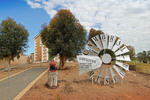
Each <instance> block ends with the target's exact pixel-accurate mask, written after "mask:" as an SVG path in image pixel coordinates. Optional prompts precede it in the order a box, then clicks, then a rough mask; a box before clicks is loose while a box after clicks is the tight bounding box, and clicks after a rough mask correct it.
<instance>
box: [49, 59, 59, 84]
mask: <svg viewBox="0 0 150 100" xmlns="http://www.w3.org/2000/svg"><path fill="white" fill-rule="evenodd" d="M49 65H50V68H49V75H48V77H49V78H48V80H49V81H50V87H57V75H58V73H57V71H56V63H55V62H54V60H51V62H50V63H49ZM49 81H48V82H49Z"/></svg>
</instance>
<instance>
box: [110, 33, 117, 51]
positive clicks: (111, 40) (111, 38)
mask: <svg viewBox="0 0 150 100" xmlns="http://www.w3.org/2000/svg"><path fill="white" fill-rule="evenodd" d="M115 41H116V36H112V35H111V36H109V43H108V49H112V48H113V45H114V43H115Z"/></svg>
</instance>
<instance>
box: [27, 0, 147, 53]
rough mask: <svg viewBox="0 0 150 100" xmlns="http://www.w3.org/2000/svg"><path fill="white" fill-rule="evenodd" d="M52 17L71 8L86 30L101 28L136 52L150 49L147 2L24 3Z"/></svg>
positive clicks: (36, 0) (45, 0)
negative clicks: (43, 10) (133, 48)
mask: <svg viewBox="0 0 150 100" xmlns="http://www.w3.org/2000/svg"><path fill="white" fill-rule="evenodd" d="M27 3H28V4H29V5H30V6H31V7H32V8H43V9H45V10H46V12H47V13H48V14H49V15H50V18H52V17H53V16H54V15H55V14H56V13H57V11H58V10H59V9H60V8H66V9H70V11H71V12H72V13H73V14H74V15H75V16H76V18H78V19H79V21H80V22H81V24H82V25H84V26H85V27H86V29H87V30H88V31H89V30H90V29H91V28H96V29H101V30H102V31H103V32H105V33H107V34H112V35H116V36H118V37H120V38H121V39H122V40H123V41H124V43H125V44H127V45H132V46H134V47H135V49H136V52H140V51H143V50H150V28H149V27H150V0H27Z"/></svg>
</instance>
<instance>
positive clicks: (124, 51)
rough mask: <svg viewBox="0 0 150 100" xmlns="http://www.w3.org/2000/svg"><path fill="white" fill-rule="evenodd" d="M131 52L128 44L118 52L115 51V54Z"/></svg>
mask: <svg viewBox="0 0 150 100" xmlns="http://www.w3.org/2000/svg"><path fill="white" fill-rule="evenodd" d="M127 52H129V50H128V48H127V47H126V46H123V47H122V48H121V49H119V50H118V51H117V52H115V55H116V56H118V55H122V54H125V53H127Z"/></svg>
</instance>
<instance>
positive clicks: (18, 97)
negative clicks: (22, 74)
mask: <svg viewBox="0 0 150 100" xmlns="http://www.w3.org/2000/svg"><path fill="white" fill-rule="evenodd" d="M47 71H48V69H47V70H46V71H44V72H43V73H42V74H40V75H39V76H38V77H37V78H36V79H34V80H33V81H32V82H31V83H30V84H29V85H28V86H27V87H26V88H25V89H24V90H23V91H21V92H20V93H19V94H18V95H17V96H16V97H15V98H14V99H13V100H19V99H21V97H22V96H23V95H24V94H25V93H26V92H27V91H28V90H29V89H30V88H31V87H32V86H33V85H34V84H35V83H36V82H37V81H38V80H39V79H40V78H41V77H42V76H43V75H44V74H45V73H46V72H47Z"/></svg>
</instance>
